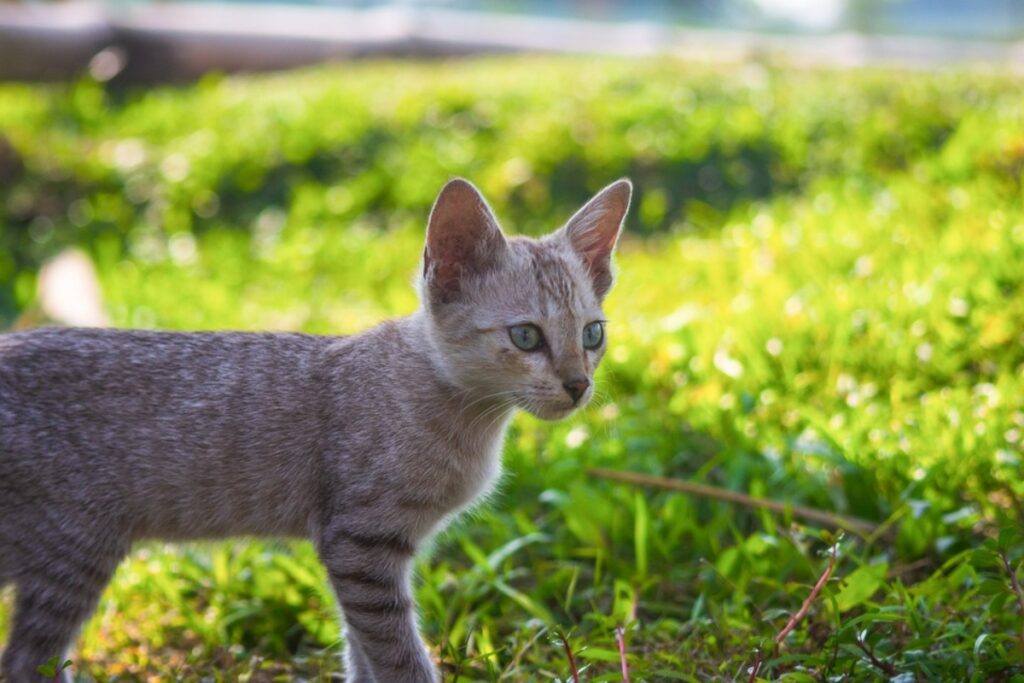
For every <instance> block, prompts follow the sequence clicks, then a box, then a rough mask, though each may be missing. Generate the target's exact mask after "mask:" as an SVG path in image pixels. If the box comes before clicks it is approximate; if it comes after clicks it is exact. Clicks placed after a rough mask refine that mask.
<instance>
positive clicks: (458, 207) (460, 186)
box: [424, 180, 505, 301]
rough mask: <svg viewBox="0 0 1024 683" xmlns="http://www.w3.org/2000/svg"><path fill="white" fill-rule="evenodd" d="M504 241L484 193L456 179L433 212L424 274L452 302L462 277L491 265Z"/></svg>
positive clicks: (443, 296)
mask: <svg viewBox="0 0 1024 683" xmlns="http://www.w3.org/2000/svg"><path fill="white" fill-rule="evenodd" d="M504 243H505V240H504V237H503V236H502V234H501V230H500V229H499V228H498V224H497V221H496V220H495V218H494V214H492V213H491V210H490V208H489V207H488V206H487V202H486V201H485V200H484V198H483V196H482V195H481V194H480V193H479V192H478V191H477V189H476V188H475V187H473V186H472V185H471V184H470V183H468V182H467V181H465V180H453V181H451V182H450V183H448V184H447V185H445V187H444V189H442V190H441V194H440V195H438V198H437V201H436V202H435V203H434V209H433V211H431V213H430V225H429V226H428V228H427V246H426V249H425V253H424V275H425V276H426V277H427V279H428V280H429V283H430V286H431V288H432V289H433V290H434V291H436V292H438V293H439V294H440V295H441V299H442V301H450V300H451V299H452V298H453V297H454V296H456V295H457V294H458V293H459V291H460V288H461V281H462V279H463V278H464V277H465V276H466V275H467V274H469V273H479V272H482V271H483V270H485V269H486V268H489V267H490V266H491V265H492V263H493V262H494V261H495V259H496V258H497V257H498V256H499V254H500V252H501V249H502V247H504Z"/></svg>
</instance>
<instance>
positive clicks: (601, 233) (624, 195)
mask: <svg viewBox="0 0 1024 683" xmlns="http://www.w3.org/2000/svg"><path fill="white" fill-rule="evenodd" d="M632 196H633V184H632V183H631V182H629V179H628V178H622V179H621V180H616V181H615V182H614V183H612V184H611V185H609V186H608V187H606V188H604V189H603V190H601V191H600V192H598V193H597V194H596V195H594V198H593V199H591V200H590V201H589V202H587V203H586V204H585V205H584V206H583V208H582V209H580V210H579V211H577V212H576V215H574V216H573V217H572V218H570V219H569V222H568V223H566V224H565V227H564V228H562V230H561V231H559V234H560V235H564V237H565V238H566V239H568V240H569V244H570V245H571V246H572V249H573V251H575V252H576V254H577V255H578V256H579V257H580V258H581V259H582V260H583V264H584V265H585V266H586V267H587V272H588V273H589V274H590V280H591V282H592V283H593V286H594V294H596V295H597V298H599V299H603V298H604V297H605V295H606V294H608V291H609V290H610V289H611V288H612V252H613V251H614V250H615V243H616V242H617V241H618V239H619V233H621V232H622V223H623V221H624V220H625V219H626V212H627V211H629V200H630V197H632Z"/></svg>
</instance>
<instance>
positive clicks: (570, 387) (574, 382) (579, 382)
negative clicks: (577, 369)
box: [562, 377, 590, 403]
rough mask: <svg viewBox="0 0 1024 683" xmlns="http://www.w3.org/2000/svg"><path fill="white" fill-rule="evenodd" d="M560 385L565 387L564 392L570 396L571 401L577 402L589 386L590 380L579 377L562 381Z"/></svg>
mask: <svg viewBox="0 0 1024 683" xmlns="http://www.w3.org/2000/svg"><path fill="white" fill-rule="evenodd" d="M562 386H563V387H565V392H566V393H567V394H569V396H570V398H572V402H573V403H577V402H578V401H579V400H580V396H583V394H584V393H586V391H587V388H588V387H590V381H589V380H588V379H587V378H586V377H580V378H578V379H571V380H569V381H568V382H563V383H562Z"/></svg>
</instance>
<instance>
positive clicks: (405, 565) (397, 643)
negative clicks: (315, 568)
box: [320, 522, 440, 683]
mask: <svg viewBox="0 0 1024 683" xmlns="http://www.w3.org/2000/svg"><path fill="white" fill-rule="evenodd" d="M320 553H321V557H322V559H323V562H324V564H325V565H326V567H327V574H328V576H329V577H330V580H331V584H332V586H333V587H334V591H335V593H336V594H337V596H338V602H339V603H340V604H341V611H342V613H343V615H344V617H345V624H346V632H347V634H348V636H349V642H350V644H349V648H350V650H349V653H348V656H347V657H346V659H347V663H348V664H349V666H351V667H354V669H355V670H354V671H348V672H346V681H349V682H350V683H373V682H375V683H437V681H439V680H440V676H439V674H438V671H437V668H436V667H435V666H434V664H433V663H432V662H431V661H430V656H429V655H428V653H427V649H426V647H425V646H424V644H423V641H422V640H421V639H420V636H419V633H418V632H417V629H416V611H415V605H414V603H413V600H412V591H411V588H410V574H411V567H412V560H413V557H414V555H415V546H414V545H413V544H412V543H411V542H409V541H408V540H406V539H404V538H403V537H402V536H401V535H400V534H397V533H392V532H381V531H372V532H370V531H367V530H366V529H365V528H357V527H356V528H354V527H350V526H346V525H345V524H343V523H341V522H339V523H337V524H336V525H332V526H331V527H329V528H328V530H327V533H325V534H324V538H323V540H322V542H321V548H320ZM352 648H354V649H352ZM367 665H368V669H369V670H368V671H364V670H363V668H364V666H367Z"/></svg>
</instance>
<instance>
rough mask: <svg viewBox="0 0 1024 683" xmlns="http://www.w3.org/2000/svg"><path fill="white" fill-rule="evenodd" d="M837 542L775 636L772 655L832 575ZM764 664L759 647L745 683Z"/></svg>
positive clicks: (755, 674) (752, 678)
mask: <svg viewBox="0 0 1024 683" xmlns="http://www.w3.org/2000/svg"><path fill="white" fill-rule="evenodd" d="M838 553H839V544H838V543H836V544H834V545H833V546H832V554H831V555H829V558H828V566H827V567H825V572H824V573H823V574H822V575H821V576H820V577H819V578H818V582H817V583H816V584H814V588H812V589H811V594H810V595H808V596H807V599H806V600H804V604H802V605H800V609H798V610H797V611H796V614H794V615H793V616H791V617H790V618H789V621H787V622H786V625H785V626H784V627H783V628H782V630H781V631H779V633H778V634H777V635H776V636H775V646H774V648H772V656H773V657H774V656H776V655H778V653H779V648H780V647H781V646H782V643H783V642H785V640H786V636H788V635H789V634H790V633H791V632H792V631H793V629H794V628H796V625H797V624H799V623H800V622H801V621H802V620H803V618H804V617H805V616H807V612H808V610H810V609H811V605H812V604H814V601H815V599H816V598H817V597H818V593H820V592H821V589H822V588H823V587H824V586H825V584H826V583H828V580H829V578H831V576H832V572H833V571H835V568H836V562H837V561H838V560H839V554H838ZM762 666H764V652H762V651H761V650H760V649H759V650H758V651H757V659H755V660H754V666H752V667H750V677H749V678H748V679H747V683H754V681H756V680H757V674H758V673H760V671H761V667H762Z"/></svg>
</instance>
